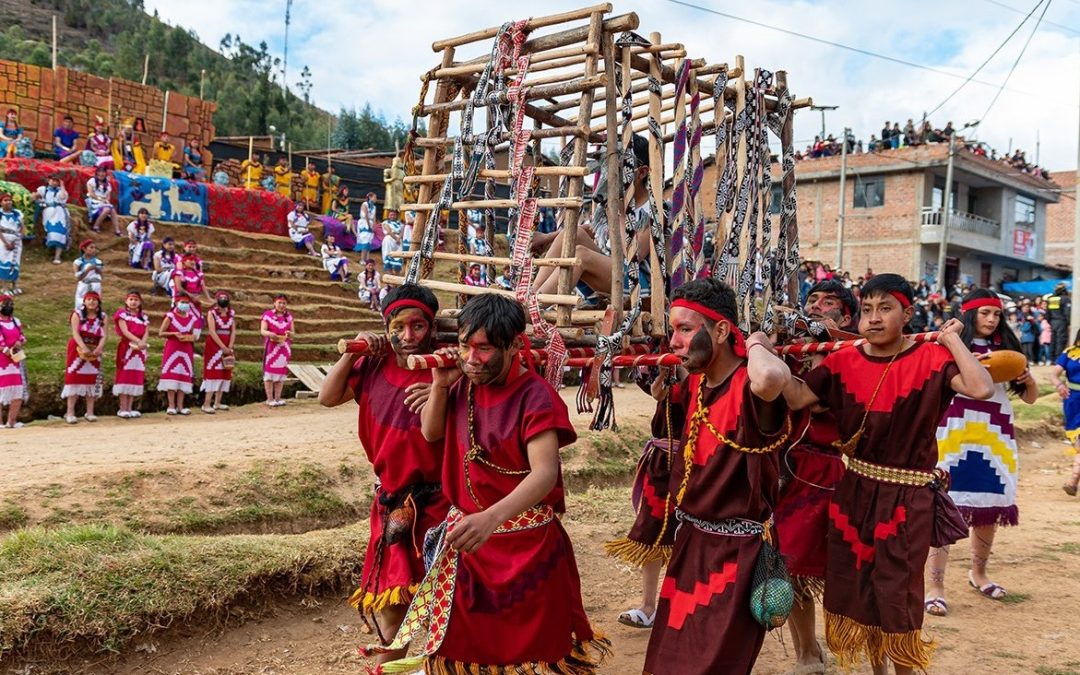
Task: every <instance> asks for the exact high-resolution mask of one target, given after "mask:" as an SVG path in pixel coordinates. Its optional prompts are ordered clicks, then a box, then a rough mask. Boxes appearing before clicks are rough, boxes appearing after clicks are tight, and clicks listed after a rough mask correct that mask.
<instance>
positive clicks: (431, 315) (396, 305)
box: [383, 298, 435, 321]
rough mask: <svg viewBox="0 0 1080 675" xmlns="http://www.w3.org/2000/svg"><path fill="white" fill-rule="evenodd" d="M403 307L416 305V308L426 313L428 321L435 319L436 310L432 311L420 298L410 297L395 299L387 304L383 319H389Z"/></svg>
mask: <svg viewBox="0 0 1080 675" xmlns="http://www.w3.org/2000/svg"><path fill="white" fill-rule="evenodd" d="M403 307H415V308H416V309H418V310H420V311H421V312H423V313H424V316H426V317H427V319H428V321H434V320H435V312H433V311H431V308H430V307H428V306H427V305H425V304H424V303H422V302H420V301H419V300H412V299H410V298H403V299H401V300H395V301H393V302H391V303H390V304H389V305H387V306H386V309H384V310H383V320H389V319H390V315H391V314H393V313H394V312H395V311H397V310H399V309H401V308H403Z"/></svg>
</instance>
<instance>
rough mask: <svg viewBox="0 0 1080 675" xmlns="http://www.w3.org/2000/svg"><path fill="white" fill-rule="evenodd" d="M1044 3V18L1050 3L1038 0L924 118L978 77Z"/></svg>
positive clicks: (1036, 25)
mask: <svg viewBox="0 0 1080 675" xmlns="http://www.w3.org/2000/svg"><path fill="white" fill-rule="evenodd" d="M1044 2H1045V3H1046V6H1045V7H1043V16H1045V15H1046V9H1047V8H1048V7H1050V3H1049V2H1048V0H1039V2H1038V3H1036V5H1035V6H1034V7H1032V8H1031V11H1030V12H1028V13H1027V15H1026V16H1025V17H1024V19H1023V20H1022V21H1021V22H1020V23H1019V24H1017V25H1016V28H1013V30H1012V32H1011V33H1009V35H1008V36H1007V37H1006V38H1005V40H1004V41H1002V43H1001V44H999V45H998V46H997V49H995V50H994V51H993V52H992V53H991V54H990V56H988V57H986V60H985V61H983V62H982V63H980V64H979V67H978V68H976V69H975V71H974V72H972V73H971V75H970V76H969V77H968V78H967V79H966V80H964V81H963V82H961V83H960V86H959V87H957V88H956V89H954V90H953V92H952V93H951V94H949V95H948V96H946V97H945V100H944V101H942V102H941V103H938V104H937V105H936V106H934V109H933V110H931V111H930V112H928V113H926V117H930V116H931V115H933V114H934V113H936V112H937V111H938V110H941V108H942V107H943V106H944V105H945V104H946V103H948V102H949V101H951V100H952V97H953V96H956V95H957V94H959V93H960V90H961V89H963V88H964V87H966V86H967V84H968V82H971V80H972V79H974V78H975V76H976V75H978V74H979V72H980V71H981V70H982V69H983V68H985V67H986V65H987V64H988V63H990V62H991V61H992V60H993V59H994V57H995V56H997V55H998V52H1000V51H1001V50H1002V49H1004V48H1005V45H1007V44H1009V42H1010V41H1011V40H1012V39H1013V37H1014V36H1015V35H1016V34H1017V33H1018V32H1019V31H1020V29H1021V28H1022V27H1023V26H1024V24H1025V23H1027V21H1028V19H1030V18H1031V15H1032V14H1034V13H1035V10H1037V9H1038V8H1039V6H1040V5H1042V4H1043V3H1044ZM1039 20H1040V21H1041V20H1042V16H1040V17H1039ZM1038 27H1039V24H1038V23H1036V24H1035V28H1036V29H1038ZM1033 34H1034V33H1033ZM1028 40H1029V41H1030V40H1031V38H1028ZM1010 74H1011V73H1010ZM1006 80H1008V78H1006ZM1003 86H1004V85H1003ZM998 93H999V94H1000V93H1001V90H1000V89H999V90H998ZM995 99H996V96H995Z"/></svg>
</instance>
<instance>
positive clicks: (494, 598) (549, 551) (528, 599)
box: [426, 365, 594, 673]
mask: <svg viewBox="0 0 1080 675" xmlns="http://www.w3.org/2000/svg"><path fill="white" fill-rule="evenodd" d="M470 389H471V390H472V393H473V395H474V397H475V417H474V431H475V438H476V442H477V444H478V445H479V446H480V447H481V448H483V450H484V452H483V456H482V457H483V459H484V460H486V462H490V463H491V464H495V465H497V466H498V467H500V468H501V469H503V471H499V470H496V469H494V468H492V467H491V466H490V465H489V464H487V463H484V462H481V461H469V462H468V474H466V470H465V469H466V453H467V452H468V450H469V447H470V443H469V403H468V400H469V391H470ZM548 430H554V431H555V432H556V433H557V434H558V442H559V445H560V447H562V446H565V445H568V444H570V443H572V442H574V440H575V439H576V438H577V435H576V434H575V432H574V428H573V426H572V425H571V424H570V418H569V415H568V414H567V410H566V404H564V403H563V402H562V399H560V398H559V395H558V393H556V391H555V390H554V389H552V387H551V385H550V384H548V383H547V381H545V380H544V378H542V377H541V376H539V375H537V374H536V373H535V372H532V371H526V372H525V373H523V374H518V368H517V366H516V365H515V366H514V367H513V368H512V370H511V376H510V377H509V378H508V380H507V382H506V383H505V384H504V385H501V386H495V385H486V386H481V387H472V386H471V385H470V384H469V383H468V381H467V380H466V379H465V378H462V379H461V380H459V381H458V382H457V383H455V384H454V386H453V387H452V388H451V390H450V394H449V401H448V404H447V421H446V450H445V452H446V462H445V464H444V465H443V489H444V490H445V491H446V493H447V496H449V498H450V501H451V503H452V504H453V505H454V507H456V508H457V509H458V510H460V511H461V512H463V513H465V514H471V513H476V512H478V511H480V510H482V509H483V508H485V507H489V506H491V505H492V504H494V503H495V502H497V501H499V500H500V499H502V498H503V497H505V496H506V495H507V494H509V493H510V492H511V491H512V490H513V489H514V488H515V487H517V485H518V484H519V483H520V482H521V481H522V480H523V479H524V475H523V474H510V473H505V472H504V471H519V472H525V473H527V472H528V469H529V460H528V455H527V451H526V446H527V444H528V442H529V440H530V439H532V438H533V437H535V436H537V435H539V434H540V433H542V432H545V431H548ZM466 476H468V477H466ZM477 501H478V502H479V504H478V503H477ZM541 503H542V504H543V505H547V506H549V507H551V508H552V509H554V510H555V511H561V510H562V509H563V488H562V476H561V472H560V476H559V480H558V483H557V485H556V487H555V488H554V489H552V491H551V492H550V493H549V494H548V495H547V496H546V497H545V498H544V499H543V500H542V502H541ZM549 513H550V511H549ZM593 639H594V634H593V630H592V627H591V626H590V625H589V621H588V618H587V617H586V616H585V610H584V608H583V606H582V601H581V582H580V579H579V577H578V570H577V564H576V562H575V560H574V550H573V546H572V545H571V543H570V538H569V537H568V536H567V534H566V531H565V530H564V529H563V527H562V524H561V523H560V522H559V520H558V518H553V519H551V520H550V522H547V523H546V524H544V525H541V526H539V527H533V528H531V529H520V530H517V531H512V532H506V533H495V534H493V535H492V536H491V538H490V539H488V540H487V542H485V543H484V545H483V546H481V547H480V549H479V550H478V551H477V552H475V553H471V554H461V555H460V558H459V562H458V565H457V576H456V583H455V585H454V591H453V609H452V610H451V614H450V619H449V624H448V627H447V630H446V636H445V639H444V640H443V641H442V643H441V646H440V647H439V648H438V650H437V652H436V654H435V656H434V657H432V658H429V663H428V667H427V670H426V672H429V673H431V672H435V673H442V672H447V671H449V672H478V671H477V670H466V666H467V664H484V665H488V666H522V667H523V668H529V667H533V668H536V667H538V664H542V663H548V664H551V663H558V662H560V661H563V660H564V659H568V658H570V657H572V655H574V654H576V653H577V654H579V653H580V647H581V645H583V644H584V643H588V642H590V641H592V640H593ZM581 665H582V670H581V671H580V672H593V671H592V667H593V666H592V664H591V663H590V662H588V661H585V660H583V661H582V662H581ZM477 668H479V667H477ZM484 672H488V671H487V670H484ZM491 672H499V673H501V672H504V670H503V669H498V670H495V669H492V671H491ZM505 672H518V671H517V670H515V669H513V668H506V669H505ZM528 672H532V671H531V670H529V671H528ZM545 672H546V671H545ZM557 672H563V671H561V670H560V671H557ZM574 672H579V671H574Z"/></svg>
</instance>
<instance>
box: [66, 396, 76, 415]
mask: <svg viewBox="0 0 1080 675" xmlns="http://www.w3.org/2000/svg"><path fill="white" fill-rule="evenodd" d="M78 401H79V397H78V396H68V397H67V415H66V416H67V417H75V404H76V403H78Z"/></svg>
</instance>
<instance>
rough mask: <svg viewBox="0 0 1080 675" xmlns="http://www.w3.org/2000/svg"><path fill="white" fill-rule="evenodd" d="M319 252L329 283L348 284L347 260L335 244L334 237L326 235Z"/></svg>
mask: <svg viewBox="0 0 1080 675" xmlns="http://www.w3.org/2000/svg"><path fill="white" fill-rule="evenodd" d="M320 252H321V254H322V264H323V267H325V268H326V271H327V272H328V273H329V274H330V281H344V282H345V283H349V259H348V258H346V257H345V254H344V253H342V252H341V249H340V248H339V247H338V245H337V244H336V243H335V241H334V235H332V234H328V235H326V242H325V243H323V245H322V249H321V251H320Z"/></svg>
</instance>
